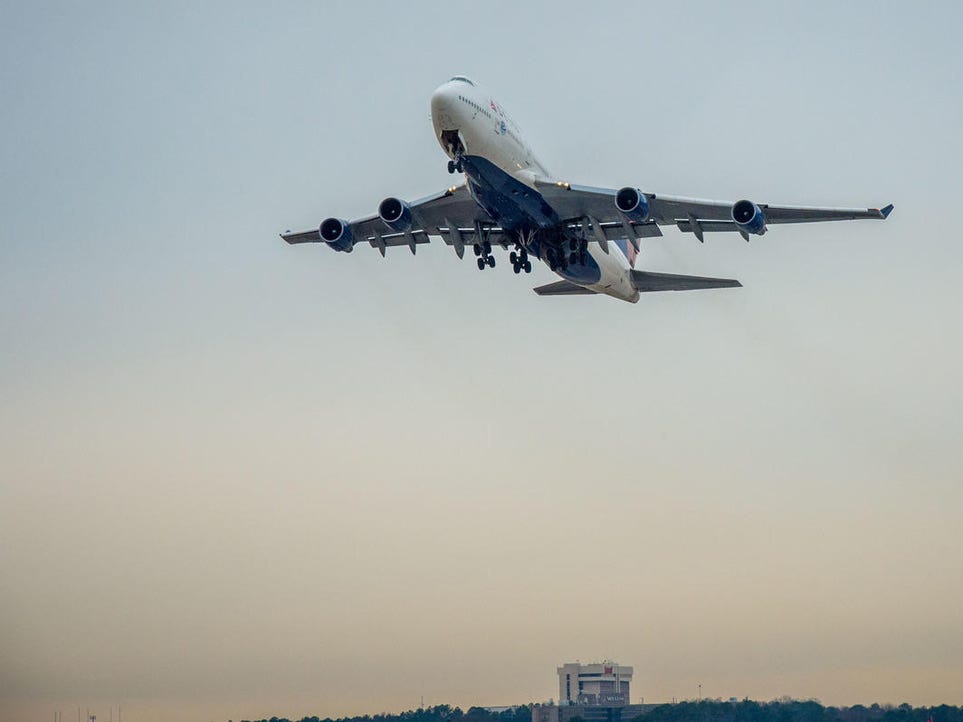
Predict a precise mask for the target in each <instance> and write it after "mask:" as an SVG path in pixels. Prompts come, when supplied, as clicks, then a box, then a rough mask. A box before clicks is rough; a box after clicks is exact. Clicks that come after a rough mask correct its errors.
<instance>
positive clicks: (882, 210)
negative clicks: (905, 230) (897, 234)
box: [879, 203, 893, 221]
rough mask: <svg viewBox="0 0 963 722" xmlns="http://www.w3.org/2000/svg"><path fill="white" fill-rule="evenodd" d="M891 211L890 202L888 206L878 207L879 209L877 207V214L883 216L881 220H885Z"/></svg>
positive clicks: (891, 205)
mask: <svg viewBox="0 0 963 722" xmlns="http://www.w3.org/2000/svg"><path fill="white" fill-rule="evenodd" d="M892 212H893V204H892V203H890V204H889V205H888V206H886V207H885V208H880V209H879V214H880V215H881V216H882V217H883V220H884V221H885V220H886V219H887V218H889V214H890V213H892Z"/></svg>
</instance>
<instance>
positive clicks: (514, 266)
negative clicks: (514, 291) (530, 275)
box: [512, 263, 522, 274]
mask: <svg viewBox="0 0 963 722" xmlns="http://www.w3.org/2000/svg"><path fill="white" fill-rule="evenodd" d="M512 270H513V271H514V272H515V273H516V274H518V273H521V272H522V267H521V266H520V265H519V264H517V263H513V264H512Z"/></svg>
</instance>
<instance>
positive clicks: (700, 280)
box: [535, 271, 742, 293]
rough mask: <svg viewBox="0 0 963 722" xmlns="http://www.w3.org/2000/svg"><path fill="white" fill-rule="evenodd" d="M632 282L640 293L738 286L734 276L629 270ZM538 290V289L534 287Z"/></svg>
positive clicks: (739, 285) (739, 284) (740, 285)
mask: <svg viewBox="0 0 963 722" xmlns="http://www.w3.org/2000/svg"><path fill="white" fill-rule="evenodd" d="M631 273H632V283H633V284H635V287H636V288H637V289H638V290H639V292H640V293H647V292H650V291H695V290H698V289H700V288H740V287H742V284H741V283H739V281H737V280H735V279H734V278H706V277H705V276H679V275H677V274H674V273H652V272H650V271H631ZM553 285H554V284H553ZM535 290H536V291H538V289H535Z"/></svg>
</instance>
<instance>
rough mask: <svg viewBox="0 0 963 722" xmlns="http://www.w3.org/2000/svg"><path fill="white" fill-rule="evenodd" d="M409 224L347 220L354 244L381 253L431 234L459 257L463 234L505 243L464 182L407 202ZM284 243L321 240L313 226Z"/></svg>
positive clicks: (371, 218) (289, 235)
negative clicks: (402, 227)
mask: <svg viewBox="0 0 963 722" xmlns="http://www.w3.org/2000/svg"><path fill="white" fill-rule="evenodd" d="M410 209H411V219H412V225H411V229H410V230H409V231H406V232H404V233H399V232H396V231H392V230H391V229H389V228H388V226H387V225H385V223H384V221H382V220H381V218H380V217H379V216H378V215H377V214H375V215H371V216H365V217H364V218H357V219H354V220H352V221H349V222H348V228H349V229H350V231H351V236H352V237H353V238H354V239H355V245H357V244H359V243H364V242H367V243H368V244H370V245H371V247H372V248H377V249H378V250H379V251H381V255H384V254H385V249H386V248H390V247H393V246H408V247H409V248H410V249H411V252H412V253H414V252H415V248H416V247H417V245H418V244H424V243H429V242H430V237H431V236H440V237H441V238H444V240H445V243H447V244H448V245H449V246H454V247H455V250H456V252H457V253H458V255H459V257H461V256H462V254H463V253H464V246H465V238H466V236H468V237H470V238H473V237H474V235H475V234H484V237H485V239H487V240H490V241H491V242H492V243H499V244H501V245H502V246H505V245H506V244H507V241H506V240H505V238H504V234H503V233H502V229H501V228H499V227H498V226H496V225H494V222H493V221H492V219H491V217H490V216H489V215H488V214H487V213H486V212H485V211H484V209H482V207H481V206H479V205H478V204H477V203H476V202H475V200H474V199H473V198H472V197H471V196H470V195H469V193H468V189H467V188H466V187H465V186H464V185H460V186H452V187H451V188H448V189H446V190H444V191H442V192H440V193H435V194H434V195H430V196H427V197H425V198H421V199H419V200H417V201H414V202H413V203H411V204H410ZM281 238H283V239H284V240H285V241H287V242H288V243H291V244H294V243H321V242H322V240H321V234H320V233H319V230H318V229H317V228H315V229H313V230H308V231H300V232H296V233H293V232H291V231H287V232H285V233H282V234H281Z"/></svg>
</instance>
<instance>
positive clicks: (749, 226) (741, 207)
mask: <svg viewBox="0 0 963 722" xmlns="http://www.w3.org/2000/svg"><path fill="white" fill-rule="evenodd" d="M732 220H733V221H734V222H735V224H736V228H738V229H739V230H740V231H742V232H744V233H752V234H754V235H757V236H761V235H762V234H763V233H765V232H766V216H765V214H764V213H763V212H762V209H761V208H760V207H759V206H757V205H756V204H755V203H753V202H752V201H736V202H735V203H734V204H733V205H732Z"/></svg>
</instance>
